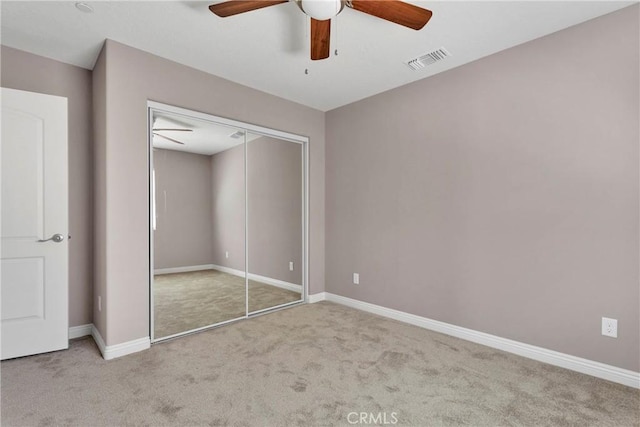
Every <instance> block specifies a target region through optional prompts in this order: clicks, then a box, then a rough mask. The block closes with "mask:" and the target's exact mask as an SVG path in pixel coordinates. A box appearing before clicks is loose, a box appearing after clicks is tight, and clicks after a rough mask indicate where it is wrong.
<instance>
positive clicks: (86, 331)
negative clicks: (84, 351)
mask: <svg viewBox="0 0 640 427" xmlns="http://www.w3.org/2000/svg"><path fill="white" fill-rule="evenodd" d="M91 328H93V324H91V323H89V324H87V325H80V326H72V327H70V328H69V339H70V340H72V339H74V338H81V337H86V336H89V335H91Z"/></svg>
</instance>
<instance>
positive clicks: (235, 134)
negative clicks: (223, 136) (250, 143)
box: [229, 130, 244, 139]
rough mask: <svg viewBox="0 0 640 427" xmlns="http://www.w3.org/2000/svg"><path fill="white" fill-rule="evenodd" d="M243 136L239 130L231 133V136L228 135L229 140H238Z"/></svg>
mask: <svg viewBox="0 0 640 427" xmlns="http://www.w3.org/2000/svg"><path fill="white" fill-rule="evenodd" d="M243 136H244V132H242V131H241V130H239V131H237V132H234V133H232V134H231V135H229V138H233V139H240V138H242V137H243Z"/></svg>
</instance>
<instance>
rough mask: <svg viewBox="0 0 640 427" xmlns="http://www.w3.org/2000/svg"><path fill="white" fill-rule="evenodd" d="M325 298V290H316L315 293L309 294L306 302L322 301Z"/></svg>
mask: <svg viewBox="0 0 640 427" xmlns="http://www.w3.org/2000/svg"><path fill="white" fill-rule="evenodd" d="M326 299H327V293H326V292H318V293H317V294H312V295H309V297H308V298H307V302H308V303H309V304H314V303H316V302H320V301H324V300H326Z"/></svg>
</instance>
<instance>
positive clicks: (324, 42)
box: [311, 18, 331, 61]
mask: <svg viewBox="0 0 640 427" xmlns="http://www.w3.org/2000/svg"><path fill="white" fill-rule="evenodd" d="M330 38H331V19H327V20H326V21H318V20H317V19H313V18H311V59H312V60H314V61H315V60H318V59H325V58H328V57H329V39H330Z"/></svg>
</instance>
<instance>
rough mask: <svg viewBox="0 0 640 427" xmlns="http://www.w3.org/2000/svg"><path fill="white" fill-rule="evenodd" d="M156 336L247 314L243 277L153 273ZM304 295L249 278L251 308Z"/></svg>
mask: <svg viewBox="0 0 640 427" xmlns="http://www.w3.org/2000/svg"><path fill="white" fill-rule="evenodd" d="M153 280H154V284H153V285H154V292H153V297H154V298H153V305H154V307H155V310H154V313H155V318H154V337H155V338H161V337H167V336H170V335H173V334H177V333H180V332H185V331H189V330H192V329H196V328H200V327H203V326H209V325H213V324H215V323H219V322H224V321H225V320H231V319H237V318H238V317H242V316H244V315H245V304H246V302H245V283H244V278H243V277H238V276H234V275H232V274H227V273H223V272H221V271H218V270H203V271H193V272H189V273H174V274H161V275H156V276H154V279H153ZM300 299H301V295H300V293H299V292H293V291H290V290H287V289H282V288H278V287H275V286H271V285H266V284H264V283H260V282H255V281H253V280H249V312H250V313H251V312H253V311H258V310H262V309H265V308H269V307H275V306H277V305H280V304H286V303H289V302H293V301H298V300H300Z"/></svg>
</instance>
